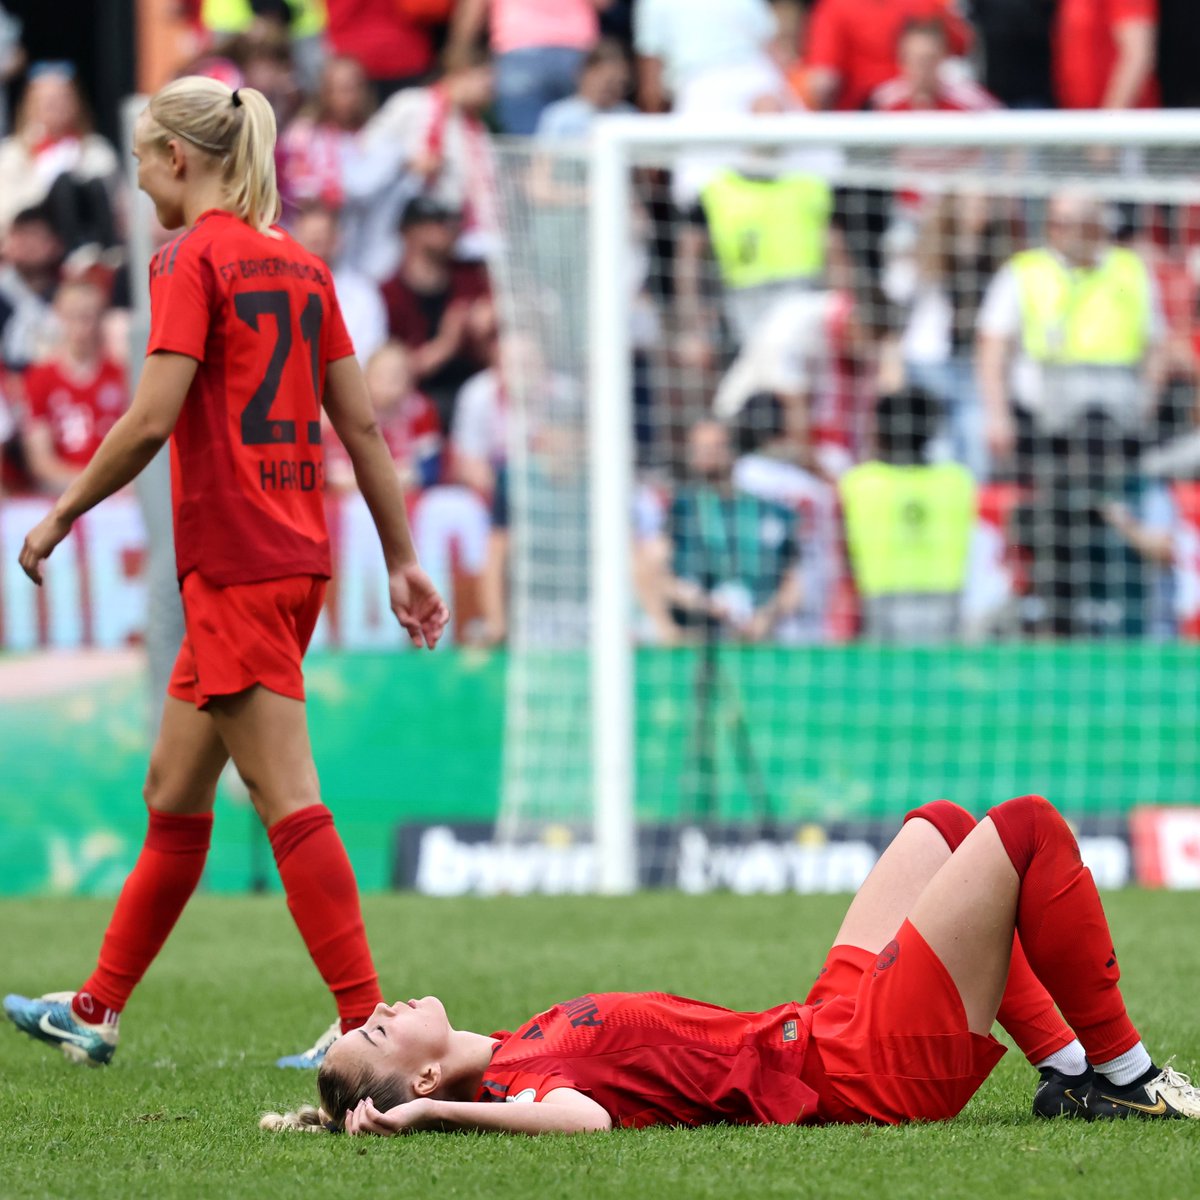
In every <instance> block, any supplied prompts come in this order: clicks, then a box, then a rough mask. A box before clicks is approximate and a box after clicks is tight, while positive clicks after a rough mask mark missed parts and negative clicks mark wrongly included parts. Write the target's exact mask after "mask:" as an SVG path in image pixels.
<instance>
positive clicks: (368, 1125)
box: [346, 1096, 431, 1137]
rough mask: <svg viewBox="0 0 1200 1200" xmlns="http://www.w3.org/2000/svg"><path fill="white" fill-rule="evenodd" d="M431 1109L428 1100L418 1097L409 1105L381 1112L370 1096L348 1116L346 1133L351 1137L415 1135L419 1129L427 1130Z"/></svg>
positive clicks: (361, 1101)
mask: <svg viewBox="0 0 1200 1200" xmlns="http://www.w3.org/2000/svg"><path fill="white" fill-rule="evenodd" d="M430 1107H431V1106H430V1103H429V1101H428V1100H427V1099H425V1098H423V1097H418V1098H417V1099H416V1100H410V1101H409V1102H408V1103H407V1104H397V1105H396V1107H395V1108H389V1109H388V1110H387V1112H380V1111H379V1109H377V1108H376V1107H375V1103H374V1101H373V1100H372V1099H371V1097H370V1096H368V1097H367V1098H366V1099H365V1100H360V1101H359V1102H358V1104H357V1105H356V1106H355V1107H354V1108H352V1109H351V1110H350V1111H349V1112H348V1113H347V1114H346V1132H347V1133H348V1134H350V1136H351V1137H354V1136H355V1135H357V1134H363V1133H374V1134H378V1135H379V1137H394V1136H396V1135H397V1134H404V1133H414V1132H415V1131H416V1130H418V1129H425V1128H427V1124H426V1123H427V1121H428V1119H429V1117H430V1115H431V1114H430Z"/></svg>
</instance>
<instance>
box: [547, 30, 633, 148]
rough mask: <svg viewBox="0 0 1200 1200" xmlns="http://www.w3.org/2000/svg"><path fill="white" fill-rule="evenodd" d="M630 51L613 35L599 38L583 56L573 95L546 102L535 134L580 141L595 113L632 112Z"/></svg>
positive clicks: (550, 138) (594, 117)
mask: <svg viewBox="0 0 1200 1200" xmlns="http://www.w3.org/2000/svg"><path fill="white" fill-rule="evenodd" d="M630 82H631V77H630V70H629V55H628V54H627V53H626V51H625V47H624V46H622V45H621V43H620V42H618V41H615V40H614V39H613V38H601V39H600V41H598V42H597V43H596V44H595V46H593V47H592V49H591V50H589V51H588V54H587V57H586V58H585V59H584V60H583V65H582V67H581V68H580V71H579V79H578V81H577V83H576V87H575V90H574V92H573V94H572V95H569V96H565V97H564V98H563V99H561V100H556V101H555V102H554V103H553V104H548V105H547V106H546V107H545V108H544V109H543V110H542V114H541V116H540V117H539V118H538V124H537V130H536V133H537V136H538V137H539V138H545V139H547V140H559V141H582V140H584V139H586V138H587V136H588V133H589V131H590V130H591V127H592V122H593V121H594V120H595V119H596V117H598V116H601V115H603V114H606V113H633V112H636V111H637V109H635V108H634V107H633V105H632V104H630V103H629V100H628V96H629V87H630Z"/></svg>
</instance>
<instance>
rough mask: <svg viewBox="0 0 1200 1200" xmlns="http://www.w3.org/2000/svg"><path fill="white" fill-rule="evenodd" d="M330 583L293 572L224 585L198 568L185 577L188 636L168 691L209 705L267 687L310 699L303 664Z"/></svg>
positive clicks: (180, 697) (299, 697) (184, 604)
mask: <svg viewBox="0 0 1200 1200" xmlns="http://www.w3.org/2000/svg"><path fill="white" fill-rule="evenodd" d="M325 583H326V581H325V580H324V579H319V578H317V577H316V576H314V575H291V576H288V577H287V578H285V579H269V580H267V581H265V582H263V583H235V584H231V585H229V586H228V587H218V586H217V585H216V584H213V583H209V582H208V581H207V580H205V579H204V578H202V577H201V576H200V575H199V574H198V573H197V572H195V571H192V572H191V573H190V574H188V575H186V576H185V577H184V580H183V620H184V628H185V633H184V637H183V645H182V646H180V647H179V657H178V658H177V659H176V660H175V668H174V670H173V671H172V672H171V682H170V683H169V684H168V686H167V694H168V695H171V696H174V697H175V699H176V700H184V701H187V702H188V703H189V704H194V705H195V706H196V707H197V708H204V707H205V706H206V705H207V704H208V702H209V701H210V700H211V699H212V698H213V697H214V696H233V695H236V694H237V693H238V692H244V691H245V690H246V689H247V688H251V687H253V686H254V685H255V684H261V685H262V686H263V687H265V688H268V689H269V690H270V691H272V692H278V693H279V694H280V695H281V696H290V697H292V699H294V700H303V699H304V675H303V672H302V671H301V667H300V662H301V660H302V659H303V658H304V652H305V650H307V649H308V643H309V640H310V639H311V638H312V632H313V629H314V628H315V627H316V624H317V618H318V617H319V616H320V615H321V604H322V602H323V601H324V599H325Z"/></svg>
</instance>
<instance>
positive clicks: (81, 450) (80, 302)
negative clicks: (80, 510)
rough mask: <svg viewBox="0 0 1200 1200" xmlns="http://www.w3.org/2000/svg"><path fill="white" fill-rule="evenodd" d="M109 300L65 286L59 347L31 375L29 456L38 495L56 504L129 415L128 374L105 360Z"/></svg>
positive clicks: (57, 301) (58, 311)
mask: <svg viewBox="0 0 1200 1200" xmlns="http://www.w3.org/2000/svg"><path fill="white" fill-rule="evenodd" d="M104 309H105V298H104V294H103V293H102V292H101V291H100V289H99V288H96V287H94V286H93V285H92V284H89V283H75V282H68V283H64V284H63V285H62V286H61V287H60V288H59V289H58V294H57V295H56V296H55V298H54V312H55V316H56V318H57V322H58V327H59V341H58V344H57V346H56V348H55V351H54V353H53V354H52V355H51V356H50V357H49V358H47V359H46V360H44V361H43V362H39V363H36V364H35V365H33V366H31V367H30V368H29V369H28V370H27V371H26V372H25V395H26V401H27V404H28V413H27V418H26V423H25V429H24V442H25V453H26V457H27V461H28V464H29V471H30V474H31V475H32V476H33V479H34V482H35V483H36V484H37V486H38V488H39V489H40V490H41V491H43V492H46V493H48V494H50V495H54V496H57V495H58V494H59V493H61V492H62V491H64V490H65V489H66V487H67V486H68V485H69V484H70V483H71V482H72V481H73V480H74V479H75V477H76V476H77V475H78V474H79V472H80V471H82V470H83V468H84V467H86V466H87V464H88V463H89V462H90V461H91V458H92V455H93V454H95V452H96V448H97V447H98V446H99V445H100V443H101V441H103V440H104V435H105V434H106V433H108V431H109V430H110V429H111V428H112V427H113V425H115V424H116V421H117V418H118V417H119V416H120V415H121V414H122V413H123V412H124V411H125V408H126V405H127V404H128V402H129V392H128V388H127V386H126V382H125V371H124V369H123V368H122V367H121V366H120V365H119V364H118V363H115V362H113V361H112V360H111V359H108V358H106V357H105V348H104V335H103V317H104Z"/></svg>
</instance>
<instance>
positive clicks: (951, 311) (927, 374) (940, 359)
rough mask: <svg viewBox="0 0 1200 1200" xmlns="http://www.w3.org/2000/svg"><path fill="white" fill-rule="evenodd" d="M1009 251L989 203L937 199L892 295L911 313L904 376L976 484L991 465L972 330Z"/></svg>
mask: <svg viewBox="0 0 1200 1200" xmlns="http://www.w3.org/2000/svg"><path fill="white" fill-rule="evenodd" d="M1012 249H1013V230H1012V227H1011V223H1009V222H1007V221H1004V220H1002V219H1001V217H1000V215H999V212H998V209H997V205H996V203H995V202H994V201H992V200H990V199H989V198H988V197H987V196H984V195H982V194H979V193H974V192H963V193H958V194H947V195H944V196H939V197H936V198H934V199H933V200H932V203H929V204H927V206H926V209H925V212H924V214H923V215H922V218H921V225H920V228H919V232H918V234H917V242H916V255H915V263H914V264H913V266H914V270H913V271H912V274H911V277H910V278H909V280H907V281H906V282H904V283H903V284H899V283H898V284H897V290H896V291H894V292H892V297H893V299H895V300H897V301H901V302H903V304H904V305H905V307H906V308H907V320H906V322H905V327H904V335H903V340H902V349H903V354H904V366H905V375H906V377H907V378H908V379H909V381H910V382H912V383H914V384H916V385H917V386H919V387H921V388H924V389H925V390H926V391H928V392H930V393H932V394H933V395H934V396H935V397H936V398H937V400H938V402H939V403H940V404H941V406H942V409H943V411H944V413H945V414H946V417H947V418H948V430H947V431H948V433H949V435H950V438H949V440H950V445H951V447H952V451H953V454H954V457H955V458H956V459H957V460H958V461H959V462H961V463H963V464H964V465H966V466H967V467H969V468H970V470H971V473H972V474H973V475H974V476H975V478H976V479H979V480H983V479H985V478H987V474H988V469H989V464H988V453H987V444H986V441H985V438H984V413H983V402H982V400H981V398H980V395H979V388H978V386H977V384H976V379H975V363H974V354H975V327H976V323H977V321H978V317H979V305H980V303H981V301H982V299H983V294H984V291H985V290H986V288H987V286H988V284H989V283H990V282H991V281H992V279H993V278H994V277H995V274H996V272H997V271H998V270H999V269H1000V267H1001V265H1002V264H1003V263H1004V261H1005V260H1006V259H1007V257H1008V256H1009V255H1010V254H1011V253H1012Z"/></svg>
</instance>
